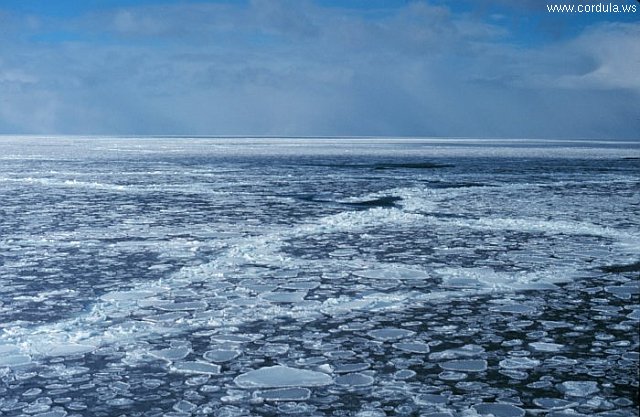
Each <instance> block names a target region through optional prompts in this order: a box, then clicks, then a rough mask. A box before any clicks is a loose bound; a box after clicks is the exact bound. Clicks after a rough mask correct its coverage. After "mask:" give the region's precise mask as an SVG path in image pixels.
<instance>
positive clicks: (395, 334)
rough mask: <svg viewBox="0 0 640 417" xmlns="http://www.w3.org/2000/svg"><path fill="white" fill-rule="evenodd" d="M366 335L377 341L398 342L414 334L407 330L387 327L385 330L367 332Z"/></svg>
mask: <svg viewBox="0 0 640 417" xmlns="http://www.w3.org/2000/svg"><path fill="white" fill-rule="evenodd" d="M367 334H368V335H369V336H371V337H373V338H374V339H378V340H398V339H402V338H405V337H409V336H413V335H414V334H416V332H414V331H412V330H407V329H396V328H392V327H388V328H385V329H376V330H371V331H370V332H367Z"/></svg>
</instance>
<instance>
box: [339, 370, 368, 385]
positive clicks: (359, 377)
mask: <svg viewBox="0 0 640 417" xmlns="http://www.w3.org/2000/svg"><path fill="white" fill-rule="evenodd" d="M335 383H336V385H342V386H347V387H366V386H368V385H372V384H373V377H372V376H369V375H365V374H361V373H357V372H356V373H353V374H346V375H341V376H339V377H337V378H336V380H335Z"/></svg>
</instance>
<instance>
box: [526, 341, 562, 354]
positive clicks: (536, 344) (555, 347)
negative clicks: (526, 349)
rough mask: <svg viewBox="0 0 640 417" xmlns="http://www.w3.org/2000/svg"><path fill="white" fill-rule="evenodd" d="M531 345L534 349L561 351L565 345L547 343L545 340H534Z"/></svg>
mask: <svg viewBox="0 0 640 417" xmlns="http://www.w3.org/2000/svg"><path fill="white" fill-rule="evenodd" d="M529 346H531V348H533V349H534V350H537V351H539V352H560V351H561V350H562V348H564V345H560V344H558V343H545V342H534V343H529Z"/></svg>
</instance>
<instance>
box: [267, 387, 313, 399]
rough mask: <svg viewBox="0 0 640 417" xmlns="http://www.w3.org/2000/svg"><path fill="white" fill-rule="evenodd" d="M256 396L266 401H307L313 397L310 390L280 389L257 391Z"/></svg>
mask: <svg viewBox="0 0 640 417" xmlns="http://www.w3.org/2000/svg"><path fill="white" fill-rule="evenodd" d="M255 396H256V397H258V398H262V399H264V400H266V401H306V400H308V399H309V397H310V396H311V390H310V389H308V388H280V389H273V390H268V391H257V392H256V393H255Z"/></svg>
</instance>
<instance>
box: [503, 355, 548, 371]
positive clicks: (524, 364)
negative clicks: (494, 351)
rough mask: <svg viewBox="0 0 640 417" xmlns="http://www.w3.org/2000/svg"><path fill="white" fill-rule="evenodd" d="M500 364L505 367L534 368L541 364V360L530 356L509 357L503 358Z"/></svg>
mask: <svg viewBox="0 0 640 417" xmlns="http://www.w3.org/2000/svg"><path fill="white" fill-rule="evenodd" d="M499 365H500V367H501V368H504V369H533V368H535V367H536V366H538V365H540V361H539V360H537V359H529V358H507V359H503V360H501V361H500V363H499Z"/></svg>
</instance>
